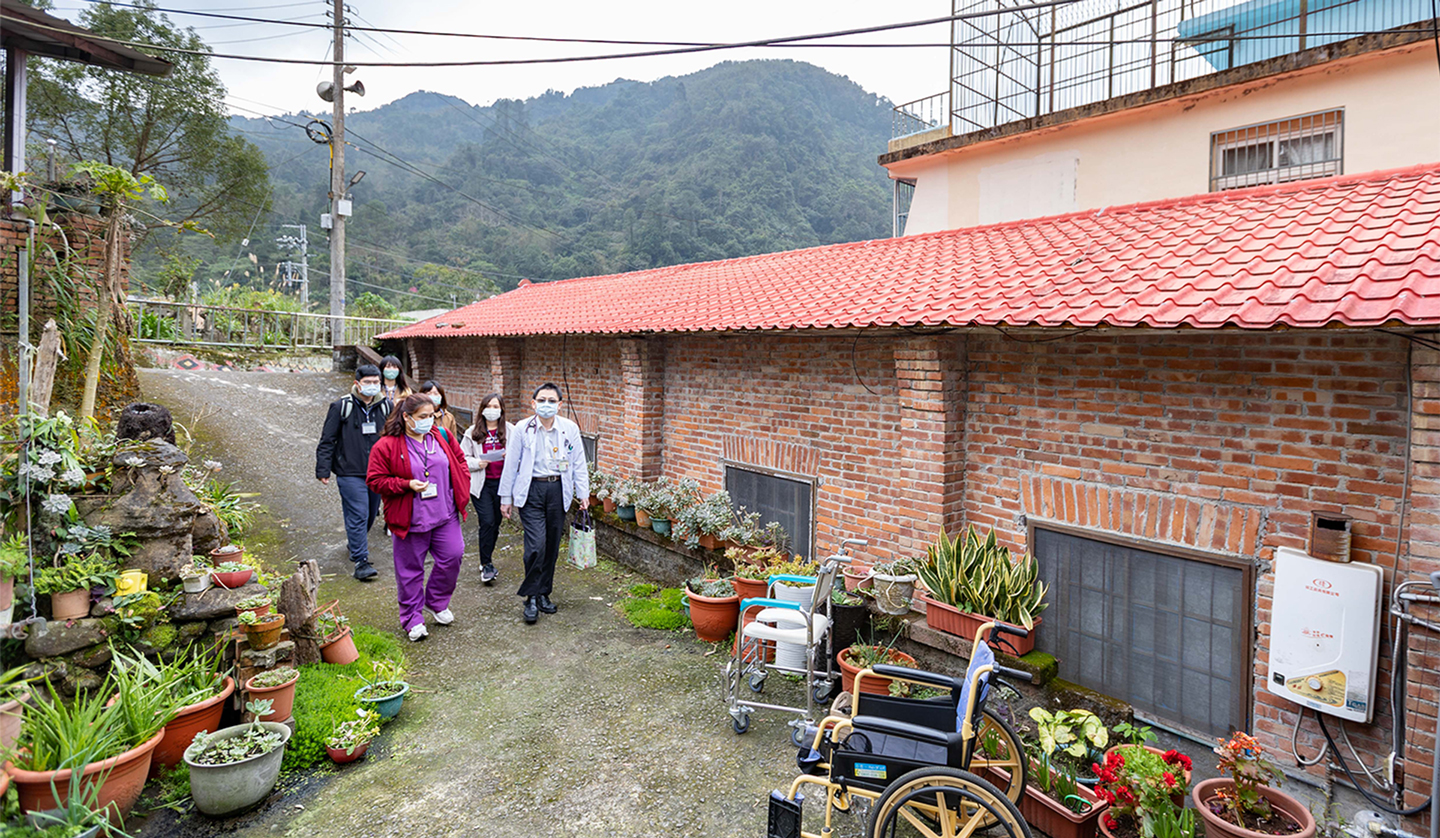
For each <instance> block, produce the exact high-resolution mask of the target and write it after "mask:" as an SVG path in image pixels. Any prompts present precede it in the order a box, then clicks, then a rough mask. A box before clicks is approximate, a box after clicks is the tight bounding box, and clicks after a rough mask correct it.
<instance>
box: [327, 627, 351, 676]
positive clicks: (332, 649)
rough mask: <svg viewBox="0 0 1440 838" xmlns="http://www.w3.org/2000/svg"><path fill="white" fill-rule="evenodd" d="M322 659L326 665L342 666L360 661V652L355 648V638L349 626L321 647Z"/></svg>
mask: <svg viewBox="0 0 1440 838" xmlns="http://www.w3.org/2000/svg"><path fill="white" fill-rule="evenodd" d="M320 657H321V658H322V659H323V660H324V661H325V662H326V663H333V664H339V665H340V666H344V665H345V664H347V663H354V662H355V661H358V660H360V652H359V651H358V650H356V648H355V637H354V635H352V634H351V633H350V627H349V626H346V627H345V628H344V629H343V630H342V631H341V632H340V633H339V634H337V635H335V637H334V638H333V639H331V640H329V641H327V642H326V643H325V645H323V646H321V647H320Z"/></svg>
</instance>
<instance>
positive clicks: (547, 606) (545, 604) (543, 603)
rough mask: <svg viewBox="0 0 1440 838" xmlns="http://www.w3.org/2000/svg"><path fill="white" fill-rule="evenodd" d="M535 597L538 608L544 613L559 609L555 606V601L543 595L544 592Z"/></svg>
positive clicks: (552, 612) (551, 612)
mask: <svg viewBox="0 0 1440 838" xmlns="http://www.w3.org/2000/svg"><path fill="white" fill-rule="evenodd" d="M536 599H537V600H539V604H540V610H541V611H544V612H545V613H546V614H554V613H555V612H556V611H559V610H560V609H558V608H556V607H555V603H553V602H551V601H550V597H548V596H545V595H544V594H541V595H540V596H538V597H536Z"/></svg>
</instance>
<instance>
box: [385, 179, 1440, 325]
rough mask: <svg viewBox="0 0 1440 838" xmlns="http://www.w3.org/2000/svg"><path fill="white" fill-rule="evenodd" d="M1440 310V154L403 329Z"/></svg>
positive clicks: (708, 269) (557, 297)
mask: <svg viewBox="0 0 1440 838" xmlns="http://www.w3.org/2000/svg"><path fill="white" fill-rule="evenodd" d="M1385 323H1395V324H1409V325H1435V324H1440V164H1432V165H1427V166H1420V167H1414V168H1409V169H1401V170H1395V171H1388V172H1373V173H1370V174H1367V175H1360V176H1353V177H1340V178H1327V179H1323V180H1312V181H1305V182H1302V183H1293V184H1286V185H1283V186H1267V187H1259V188H1254V189H1246V190H1237V191H1234V192H1221V193H1210V194H1205V195H1197V196H1194V197H1190V198H1184V199H1180V200H1172V201H1159V202H1153V203H1147V204H1136V205H1133V206H1127V207H1118V208H1107V209H1102V210H1099V211H1086V212H1079V213H1073V214H1070V215H1062V216H1055V217H1051V218H1041V219H1031V220H1027V221H1019V222H1011V223H1006V224H997V225H991V226H985V227H972V228H968V229H964V230H949V231H945V232H940V233H925V234H921V235H915V236H906V237H904V238H897V239H878V240H875V241H866V242H854V243H850V244H837V245H829V246H826V247H815V248H810V249H807V250H792V251H788V252H784V253H767V254H763V255H760V256H747V257H744V258H740V259H727V260H725V261H721V262H702V263H698V264H690V265H676V266H673V267H668V268H654V269H651V270H645V271H635V272H633V273H626V274H615V275H612V276H595V277H585V278H581V279H569V280H564V281H560V282H544V283H534V284H524V285H522V286H521V287H520V288H517V289H515V290H514V291H510V292H508V293H505V294H501V295H499V296H497V297H492V298H490V299H488V300H482V301H480V302H477V303H473V304H471V305H468V306H465V307H463V308H460V309H457V310H455V311H453V312H450V313H448V314H443V315H441V316H439V317H434V318H431V319H429V320H425V321H422V322H420V323H416V324H414V325H411V326H406V327H404V328H401V329H398V330H396V331H393V332H390V333H389V334H388V335H386V337H442V336H443V337H462V336H470V335H531V334H559V333H571V334H576V333H642V332H686V331H700V330H746V329H800V328H841V327H856V326H935V325H941V324H948V325H954V326H966V325H992V326H998V325H1009V326H1099V325H1109V326H1151V327H1161V328H1164V327H1177V326H1190V327H1195V328H1217V327H1220V326H1239V327H1243V328H1252V329H1264V328H1270V327H1273V326H1279V325H1286V326H1295V327H1319V326H1328V325H1332V324H1343V325H1346V326H1377V325H1381V324H1385Z"/></svg>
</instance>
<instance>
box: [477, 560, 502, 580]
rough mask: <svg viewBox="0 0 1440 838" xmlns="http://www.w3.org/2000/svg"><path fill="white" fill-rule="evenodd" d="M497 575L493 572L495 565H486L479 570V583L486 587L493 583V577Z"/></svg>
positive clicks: (497, 574)
mask: <svg viewBox="0 0 1440 838" xmlns="http://www.w3.org/2000/svg"><path fill="white" fill-rule="evenodd" d="M499 575H500V574H499V573H497V572H495V565H493V564H487V565H485V566H484V567H482V568H480V581H481V582H484V583H485V584H486V585H489V584H492V583H494V581H495V577H497V576H499Z"/></svg>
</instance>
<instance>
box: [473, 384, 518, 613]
mask: <svg viewBox="0 0 1440 838" xmlns="http://www.w3.org/2000/svg"><path fill="white" fill-rule="evenodd" d="M514 431H515V429H514V427H513V426H511V425H510V423H509V422H507V421H505V400H504V399H502V398H500V394H499V393H491V394H490V395H488V396H486V397H485V398H483V399H481V400H480V405H479V406H478V407H477V408H476V409H475V424H473V425H471V426H470V430H468V431H466V432H465V435H464V436H462V437H461V438H460V450H461V451H462V452H464V454H465V463H466V464H467V465H469V466H470V500H471V501H472V502H473V503H474V504H475V517H476V519H477V520H478V521H479V524H480V537H479V539H478V542H479V545H480V581H481V582H484V583H485V584H486V585H489V584H492V583H493V582H494V581H495V577H496V576H497V575H498V574H497V573H496V571H495V563H494V555H495V541H496V540H497V539H498V538H499V537H500V474H501V472H502V471H503V470H504V468H505V446H506V445H508V444H509V442H510V438H511V435H512V434H513V433H514Z"/></svg>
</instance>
